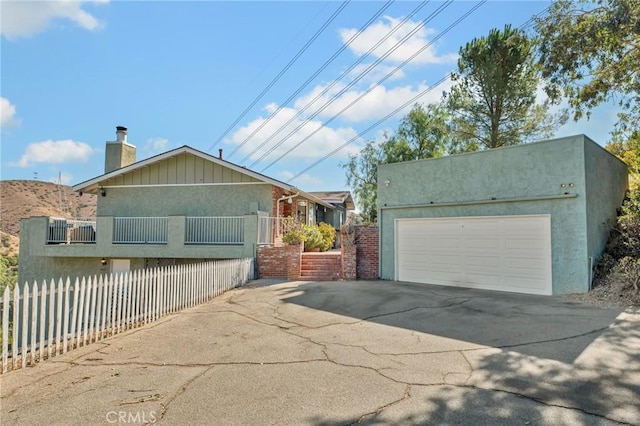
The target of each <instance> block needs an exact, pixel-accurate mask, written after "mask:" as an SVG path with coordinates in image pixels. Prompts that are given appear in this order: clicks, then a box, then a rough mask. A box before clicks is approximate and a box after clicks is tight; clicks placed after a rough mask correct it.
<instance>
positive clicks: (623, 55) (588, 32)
mask: <svg viewBox="0 0 640 426" xmlns="http://www.w3.org/2000/svg"><path fill="white" fill-rule="evenodd" d="M536 31H537V33H538V35H539V44H538V51H539V54H540V64H541V65H542V67H543V77H544V78H546V79H547V80H548V82H549V84H548V85H547V87H546V88H545V90H546V91H547V93H548V94H549V96H551V97H552V98H554V99H559V98H561V97H562V96H566V97H567V98H568V100H569V104H570V106H571V108H572V110H573V113H574V114H573V115H574V119H576V120H577V119H579V118H581V117H582V116H583V115H584V114H586V115H587V117H588V116H589V111H590V110H591V108H593V107H595V106H596V105H598V104H600V103H602V102H605V101H609V100H615V101H617V102H618V105H619V106H620V107H621V109H622V112H621V113H620V114H619V122H618V125H617V127H618V130H620V131H623V132H633V131H634V130H635V129H637V123H638V121H639V120H640V0H559V1H556V2H554V3H553V4H552V5H551V7H550V9H549V11H548V13H547V15H546V16H544V17H540V18H537V19H536ZM634 127H635V129H634Z"/></svg>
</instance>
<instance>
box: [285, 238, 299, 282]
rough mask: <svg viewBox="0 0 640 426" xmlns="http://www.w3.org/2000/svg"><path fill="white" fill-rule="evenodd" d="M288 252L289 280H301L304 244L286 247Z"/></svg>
mask: <svg viewBox="0 0 640 426" xmlns="http://www.w3.org/2000/svg"><path fill="white" fill-rule="evenodd" d="M285 250H286V252H287V262H286V264H287V279H288V280H299V279H300V271H301V268H302V244H295V245H292V244H290V245H288V246H285Z"/></svg>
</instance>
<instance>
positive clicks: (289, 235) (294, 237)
mask: <svg viewBox="0 0 640 426" xmlns="http://www.w3.org/2000/svg"><path fill="white" fill-rule="evenodd" d="M305 238H306V237H305V235H304V232H302V230H300V229H292V230H290V231H287V232H285V233H284V234H283V235H282V242H283V243H286V244H299V243H301V242H304V241H305Z"/></svg>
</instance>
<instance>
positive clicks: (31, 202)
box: [0, 180, 96, 242]
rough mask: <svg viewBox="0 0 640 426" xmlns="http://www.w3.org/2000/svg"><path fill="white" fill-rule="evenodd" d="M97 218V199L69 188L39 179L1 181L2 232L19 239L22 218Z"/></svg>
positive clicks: (0, 229)
mask: <svg viewBox="0 0 640 426" xmlns="http://www.w3.org/2000/svg"><path fill="white" fill-rule="evenodd" d="M95 215H96V196H95V195H91V194H83V195H82V196H80V195H79V194H78V193H76V192H73V190H72V189H71V187H70V186H66V185H58V184H55V183H52V182H42V181H37V180H3V181H0V231H1V232H2V233H6V234H9V235H12V236H15V237H19V234H20V219H23V218H28V217H33V216H57V217H67V218H91V217H95ZM5 239H6V238H5ZM11 241H13V242H16V241H17V240H15V239H11Z"/></svg>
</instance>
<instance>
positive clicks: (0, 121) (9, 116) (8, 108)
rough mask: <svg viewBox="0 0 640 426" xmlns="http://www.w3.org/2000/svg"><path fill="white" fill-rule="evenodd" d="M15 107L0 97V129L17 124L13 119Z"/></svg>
mask: <svg viewBox="0 0 640 426" xmlns="http://www.w3.org/2000/svg"><path fill="white" fill-rule="evenodd" d="M15 116H16V107H15V106H13V105H12V104H11V102H9V99H7V98H1V97H0V127H7V126H12V125H14V124H16V123H17V122H18V120H17V119H16V118H15Z"/></svg>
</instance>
